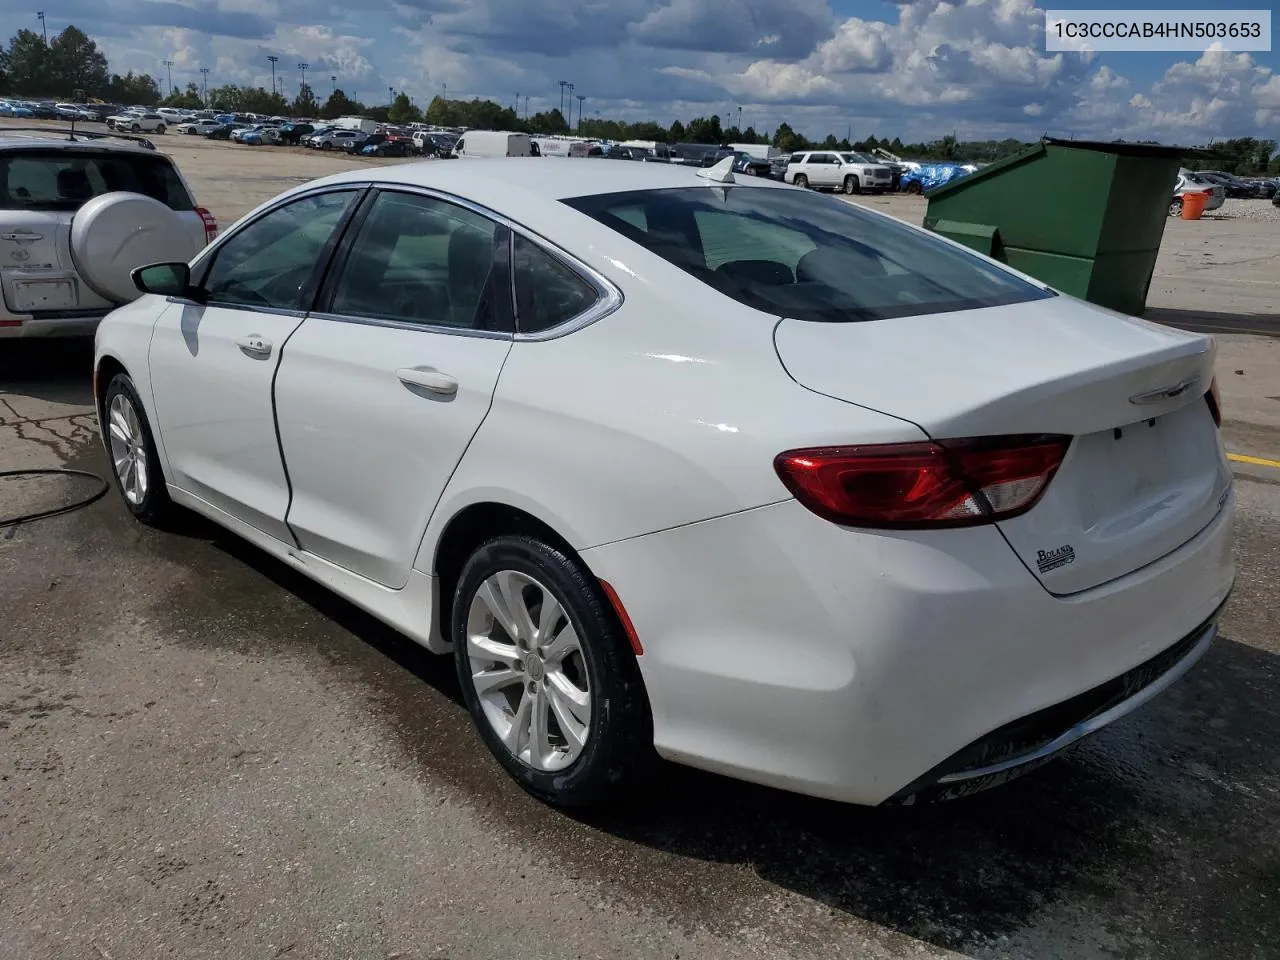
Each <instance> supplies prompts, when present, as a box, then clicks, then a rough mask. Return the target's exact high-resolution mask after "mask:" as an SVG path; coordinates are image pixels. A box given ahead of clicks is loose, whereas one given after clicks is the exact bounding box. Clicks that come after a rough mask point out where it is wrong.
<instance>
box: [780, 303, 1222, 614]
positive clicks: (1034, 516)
mask: <svg viewBox="0 0 1280 960" xmlns="http://www.w3.org/2000/svg"><path fill="white" fill-rule="evenodd" d="M775 345H776V347H777V351H778V356H779V358H780V359H781V361H782V363H783V366H784V367H785V368H786V369H787V371H788V373H789V374H790V375H791V376H792V377H793V378H794V379H795V380H796V381H797V382H798V383H800V384H801V385H802V386H805V387H807V388H808V389H810V390H814V391H816V392H818V393H822V394H826V395H827V396H831V397H834V398H836V399H840V400H844V401H847V402H850V403H856V404H859V405H861V406H866V407H870V408H873V409H876V410H879V411H881V412H883V413H888V414H891V415H893V416H896V417H901V418H903V419H906V420H910V421H912V422H914V423H916V424H917V425H919V426H920V427H921V428H922V429H923V430H924V431H925V432H926V433H927V434H928V435H929V436H930V437H932V438H934V439H936V440H940V441H944V440H946V439H947V438H960V437H977V436H992V435H1000V434H1043V433H1052V434H1064V435H1069V436H1071V437H1073V438H1074V439H1073V440H1072V443H1071V446H1070V448H1069V450H1068V451H1067V455H1066V458H1065V459H1064V460H1063V463H1062V465H1061V467H1060V468H1059V469H1058V471H1057V474H1056V475H1055V476H1054V478H1053V480H1052V481H1051V482H1050V484H1049V486H1048V489H1047V490H1046V491H1045V493H1044V496H1043V497H1042V498H1041V500H1040V502H1039V503H1037V504H1036V506H1035V507H1034V508H1033V509H1031V510H1030V511H1028V512H1027V513H1025V514H1023V515H1022V516H1019V517H1015V518H1013V519H1010V520H1005V521H1002V522H1001V523H1000V524H999V528H1000V530H1001V532H1002V533H1003V534H1004V537H1005V539H1006V540H1007V541H1008V542H1009V545H1010V546H1011V547H1012V548H1013V550H1014V551H1015V552H1016V553H1017V554H1018V556H1019V557H1020V558H1021V559H1022V561H1023V562H1024V563H1025V564H1026V566H1027V568H1028V569H1029V570H1030V571H1031V573H1032V574H1033V575H1035V576H1036V577H1037V578H1038V579H1039V580H1040V581H1041V583H1043V584H1044V586H1045V588H1046V589H1047V590H1049V591H1050V592H1051V593H1055V594H1059V595H1066V594H1071V593H1076V592H1079V591H1081V590H1087V589H1089V588H1091V587H1095V586H1098V585H1099V584H1102V583H1106V582H1108V581H1110V580H1114V579H1116V578H1117V577H1121V576H1124V575H1125V574H1127V573H1129V572H1131V571H1133V570H1136V569H1138V568H1139V567H1142V566H1145V565H1146V564H1148V563H1151V562H1153V561H1155V560H1157V559H1159V558H1160V557H1162V556H1164V555H1165V554H1167V553H1169V552H1170V551H1172V550H1175V549H1177V547H1179V546H1180V545H1182V544H1183V543H1185V542H1186V541H1187V540H1190V539H1191V538H1192V537H1194V536H1195V535H1196V534H1197V533H1199V532H1200V531H1201V530H1202V529H1204V527H1205V526H1207V525H1208V524H1209V522H1211V521H1212V520H1213V518H1214V517H1215V516H1217V514H1218V512H1219V511H1220V510H1221V509H1222V507H1223V506H1224V505H1225V503H1226V499H1227V494H1228V492H1229V489H1230V483H1231V473H1230V469H1229V468H1228V465H1227V463H1226V458H1225V455H1224V452H1223V449H1222V444H1221V439H1220V437H1219V434H1218V431H1217V428H1216V425H1215V424H1214V422H1213V417H1212V414H1211V412H1210V410H1209V407H1208V404H1207V403H1205V401H1204V394H1205V393H1206V392H1207V391H1208V389H1209V385H1210V382H1211V379H1212V375H1213V361H1214V355H1215V350H1214V345H1213V341H1212V340H1211V339H1210V338H1208V337H1204V336H1201V335H1198V334H1190V333H1185V332H1182V331H1179V330H1174V329H1172V328H1168V327H1162V326H1159V325H1156V324H1153V323H1148V322H1146V321H1142V320H1138V319H1135V318H1132V317H1127V316H1124V315H1123V314H1118V313H1113V312H1112V311H1109V310H1104V309H1102V308H1099V307H1095V306H1093V305H1092V304H1088V303H1084V302H1082V301H1079V300H1076V299H1074V298H1071V297H1066V296H1058V297H1053V298H1051V299H1047V300H1040V301H1033V302H1029V303H1022V304H1014V305H1010V306H1002V307H992V308H987V309H982V310H971V311H964V312H959V313H950V314H932V315H923V316H915V317H904V318H899V319H891V320H878V321H871V322H864V323H812V322H801V321H797V320H785V319H784V320H782V321H781V322H780V323H779V324H778V327H777V330H776V332H775Z"/></svg>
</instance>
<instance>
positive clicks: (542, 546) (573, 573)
mask: <svg viewBox="0 0 1280 960" xmlns="http://www.w3.org/2000/svg"><path fill="white" fill-rule="evenodd" d="M549 603H550V604H554V606H552V607H549V606H548V604H549ZM504 623H505V624H507V626H503V624H504ZM512 633H514V634H515V636H514V637H513V636H512ZM451 638H452V640H453V645H454V659H455V663H456V665H457V670H458V680H459V682H460V684H461V686H462V692H463V696H464V698H465V699H466V703H467V709H468V710H470V712H471V717H472V719H473V720H474V721H475V724H476V727H477V729H478V730H479V732H480V737H481V739H482V740H484V742H485V746H487V747H488V748H489V750H490V752H492V753H493V755H494V756H495V757H496V758H497V760H498V762H499V763H501V764H502V766H503V768H504V769H506V771H507V773H508V774H509V775H510V776H511V777H512V778H513V779H514V780H515V781H516V782H517V783H519V784H520V786H521V787H523V788H524V789H525V790H527V791H528V792H530V793H532V794H533V795H534V796H536V797H538V798H539V799H541V800H543V801H545V802H547V803H550V804H554V805H556V806H565V807H578V806H588V805H591V804H596V803H600V802H602V801H604V800H607V799H609V798H611V797H613V796H617V795H618V794H619V793H620V792H621V791H622V790H623V789H625V788H627V787H629V786H631V785H632V784H634V783H636V782H638V781H639V780H640V779H642V778H643V776H644V775H645V774H646V773H648V772H649V770H650V769H651V767H652V764H653V760H654V758H655V756H656V755H655V753H654V750H653V722H652V719H651V717H650V713H649V703H648V698H647V697H646V695H645V691H644V684H643V681H642V680H641V677H640V669H639V667H638V665H637V664H636V660H635V655H634V654H633V653H632V651H631V648H630V645H629V643H628V641H627V637H626V635H625V633H624V631H623V629H622V626H621V624H620V623H619V622H618V617H617V615H616V613H615V612H614V610H613V608H612V606H611V605H610V603H609V600H608V599H607V597H606V596H605V595H604V592H603V591H602V590H601V588H600V585H599V582H598V581H597V580H596V579H595V578H594V577H593V576H592V575H591V573H590V572H589V571H588V570H586V568H585V567H584V566H583V565H582V564H581V562H580V561H578V560H577V559H576V558H574V557H572V556H570V555H568V554H567V553H566V552H565V551H564V550H562V549H560V548H559V547H556V546H552V545H550V544H548V543H546V542H544V541H542V540H539V539H537V538H535V537H530V536H501V537H496V538H494V539H492V540H490V541H488V542H487V543H485V544H483V545H482V546H480V547H479V548H478V549H477V550H476V551H475V552H474V553H473V554H472V555H471V557H470V559H468V560H467V563H466V565H465V566H464V567H463V569H462V574H461V576H460V577H459V578H458V586H457V589H456V590H455V591H454V595H453V608H452V633H451Z"/></svg>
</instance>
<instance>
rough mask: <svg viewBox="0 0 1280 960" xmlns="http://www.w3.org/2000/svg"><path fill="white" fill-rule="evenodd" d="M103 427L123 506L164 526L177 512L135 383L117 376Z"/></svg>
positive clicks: (109, 387) (109, 390)
mask: <svg viewBox="0 0 1280 960" xmlns="http://www.w3.org/2000/svg"><path fill="white" fill-rule="evenodd" d="M102 423H103V429H104V430H105V431H106V441H107V449H108V452H109V454H110V457H111V474H112V476H113V477H114V478H115V481H116V489H117V490H118V491H119V492H120V496H121V498H122V499H123V500H124V505H125V506H126V507H128V509H129V512H130V513H132V514H133V515H134V517H135V518H136V519H138V520H141V521H142V522H143V523H146V524H149V525H151V526H161V525H163V524H164V523H166V522H167V521H169V520H171V519H172V518H173V516H174V514H175V513H176V511H177V508H176V507H175V506H174V504H173V501H172V500H170V499H169V491H168V490H167V489H166V487H165V483H164V473H163V471H162V470H161V468H160V455H159V454H158V453H157V452H156V443H155V438H154V437H153V436H152V434H151V425H150V424H149V423H148V422H147V414H146V411H145V409H144V408H143V406H142V401H141V400H139V399H138V391H137V390H136V389H134V386H133V381H132V380H130V379H129V376H128V375H127V374H124V373H117V374H116V375H115V376H114V377H112V378H111V383H110V384H108V385H107V393H106V395H105V396H104V397H103V400H102Z"/></svg>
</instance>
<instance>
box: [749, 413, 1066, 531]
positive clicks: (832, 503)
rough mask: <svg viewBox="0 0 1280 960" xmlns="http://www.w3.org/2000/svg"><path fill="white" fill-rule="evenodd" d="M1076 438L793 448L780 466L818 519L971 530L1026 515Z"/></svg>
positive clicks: (780, 458) (890, 526) (859, 524)
mask: <svg viewBox="0 0 1280 960" xmlns="http://www.w3.org/2000/svg"><path fill="white" fill-rule="evenodd" d="M1070 443H1071V438H1070V437H1059V436H1013V437H979V438H974V439H968V440H946V441H942V442H925V443H894V444H877V445H867V446H856V447H817V448H814V449H809V450H789V451H787V452H786V453H782V454H779V455H778V456H777V457H776V458H775V459H774V461H773V466H774V469H775V470H777V471H778V476H779V477H780V478H781V479H782V482H783V483H784V484H786V486H787V489H788V490H790V491H791V492H792V493H793V494H795V497H796V499H797V500H799V501H800V502H801V503H802V504H803V505H804V506H805V507H807V508H808V509H810V510H812V511H813V512H814V513H816V514H817V515H818V516H820V517H823V518H825V519H827V520H830V521H832V522H833V523H840V524H845V525H847V526H854V527H872V528H879V529H905V528H928V527H968V526H974V525H976V524H981V523H992V522H994V521H996V520H1004V519H1007V518H1009V517H1015V516H1017V515H1018V514H1020V513H1025V512H1026V511H1027V510H1030V509H1031V508H1032V507H1033V506H1035V504H1036V501H1038V500H1039V499H1040V497H1041V495H1042V494H1043V493H1044V491H1045V488H1046V487H1047V486H1048V485H1049V481H1050V480H1051V479H1053V474H1054V472H1055V471H1056V470H1057V469H1058V466H1059V465H1060V464H1061V463H1062V458H1063V457H1064V456H1065V455H1066V452H1067V447H1068V445H1069V444H1070Z"/></svg>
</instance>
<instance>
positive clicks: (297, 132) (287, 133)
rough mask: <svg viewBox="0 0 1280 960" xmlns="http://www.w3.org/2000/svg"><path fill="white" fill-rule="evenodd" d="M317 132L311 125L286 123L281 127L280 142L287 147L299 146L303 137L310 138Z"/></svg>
mask: <svg viewBox="0 0 1280 960" xmlns="http://www.w3.org/2000/svg"><path fill="white" fill-rule="evenodd" d="M315 130H316V128H315V127H314V126H312V125H311V124H309V123H286V124H284V125H282V126H281V127H280V142H281V143H282V144H284V145H286V146H297V145H298V143H299V141H301V140H302V138H303V137H308V136H310V135H311V134H313V133H315Z"/></svg>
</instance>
